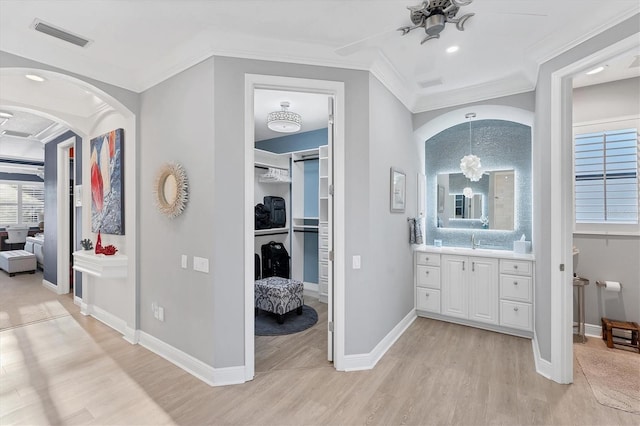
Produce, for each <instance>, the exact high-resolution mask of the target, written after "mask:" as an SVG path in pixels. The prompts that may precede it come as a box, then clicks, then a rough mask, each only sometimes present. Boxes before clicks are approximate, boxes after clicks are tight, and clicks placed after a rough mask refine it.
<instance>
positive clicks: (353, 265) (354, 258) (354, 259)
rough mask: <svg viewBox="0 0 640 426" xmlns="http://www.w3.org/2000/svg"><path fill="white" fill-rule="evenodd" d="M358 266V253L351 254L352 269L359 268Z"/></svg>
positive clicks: (359, 262)
mask: <svg viewBox="0 0 640 426" xmlns="http://www.w3.org/2000/svg"><path fill="white" fill-rule="evenodd" d="M360 266H361V261H360V255H358V254H357V255H355V256H353V261H352V267H353V269H360Z"/></svg>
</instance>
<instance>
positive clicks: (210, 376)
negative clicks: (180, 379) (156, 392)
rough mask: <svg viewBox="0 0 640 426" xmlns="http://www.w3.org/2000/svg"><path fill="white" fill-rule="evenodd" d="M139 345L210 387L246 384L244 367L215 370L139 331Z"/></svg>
mask: <svg viewBox="0 0 640 426" xmlns="http://www.w3.org/2000/svg"><path fill="white" fill-rule="evenodd" d="M138 343H139V344H140V345H141V346H144V347H145V348H147V349H149V350H150V351H151V352H153V353H155V354H157V355H159V356H161V357H162V358H164V359H166V360H167V361H169V362H171V363H173V364H175V365H176V366H178V367H180V368H182V369H183V370H184V371H186V372H187V373H189V374H191V375H193V376H195V377H197V378H198V379H200V380H202V381H203V382H205V383H206V384H208V385H209V386H225V385H235V384H239V383H244V382H245V368H244V365H242V366H239V367H227V368H213V367H211V366H210V365H208V364H205V363H204V362H202V361H200V360H199V359H196V358H194V357H192V356H191V355H189V354H187V353H185V352H183V351H181V350H180V349H177V348H175V347H173V346H171V345H169V344H168V343H165V342H163V341H162V340H160V339H158V338H156V337H153V336H152V335H150V334H147V333H145V332H144V331H141V330H138Z"/></svg>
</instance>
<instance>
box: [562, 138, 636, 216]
mask: <svg viewBox="0 0 640 426" xmlns="http://www.w3.org/2000/svg"><path fill="white" fill-rule="evenodd" d="M574 167H575V215H576V222H577V223H620V224H637V223H638V132H637V129H635V128H629V129H620V130H611V131H605V132H593V133H583V134H577V135H576V136H575V145H574Z"/></svg>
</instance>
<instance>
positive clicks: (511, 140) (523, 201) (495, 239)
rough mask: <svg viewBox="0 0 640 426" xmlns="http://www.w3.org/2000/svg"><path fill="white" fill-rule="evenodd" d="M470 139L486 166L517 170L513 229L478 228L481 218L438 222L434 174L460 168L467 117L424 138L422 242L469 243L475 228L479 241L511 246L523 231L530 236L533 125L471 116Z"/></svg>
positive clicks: (466, 148) (466, 143) (496, 246)
mask: <svg viewBox="0 0 640 426" xmlns="http://www.w3.org/2000/svg"><path fill="white" fill-rule="evenodd" d="M471 141H472V148H471V149H472V152H473V154H475V155H477V156H479V157H480V159H481V162H482V168H483V169H484V170H507V169H513V170H515V192H516V194H515V212H516V215H515V218H516V219H515V222H516V223H515V229H514V230H512V231H500V230H493V229H482V228H481V224H480V222H479V221H477V222H474V223H475V225H477V227H472V228H467V229H450V228H438V226H437V219H438V216H437V199H438V198H437V176H438V174H440V173H459V172H460V168H459V165H460V159H461V158H462V157H463V156H465V155H467V154H469V123H463V124H459V125H457V126H453V127H450V128H449V129H446V130H444V131H442V132H440V133H438V134H437V135H435V136H433V137H432V138H430V139H428V140H427V141H426V142H425V171H426V176H427V215H426V244H433V240H434V239H441V240H442V242H443V245H444V246H455V247H468V246H470V244H471V243H470V240H471V234H475V236H476V240H480V242H481V246H483V247H486V248H492V249H502V250H511V249H512V248H513V241H514V240H516V239H519V238H520V236H521V235H522V234H524V235H525V236H526V238H527V240H529V241H530V240H531V224H532V201H531V200H532V186H531V183H532V180H531V127H529V126H525V125H522V124H519V123H514V122H511V121H504V120H478V121H473V122H472V123H471ZM483 179H484V178H483Z"/></svg>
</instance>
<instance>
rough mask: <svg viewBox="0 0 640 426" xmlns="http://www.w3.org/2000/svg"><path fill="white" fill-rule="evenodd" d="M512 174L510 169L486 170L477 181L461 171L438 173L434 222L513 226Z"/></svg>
mask: <svg viewBox="0 0 640 426" xmlns="http://www.w3.org/2000/svg"><path fill="white" fill-rule="evenodd" d="M514 177H515V173H514V171H513V170H494V171H485V172H484V174H483V176H482V179H480V180H479V181H478V182H471V181H470V180H469V179H467V178H466V177H464V175H463V174H462V173H449V174H439V175H438V190H437V194H438V203H437V209H438V210H437V221H438V224H437V226H438V227H439V228H463V229H464V228H474V229H499V230H509V231H510V230H513V229H514V218H515V208H514V201H515V186H514V180H515V179H514Z"/></svg>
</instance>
